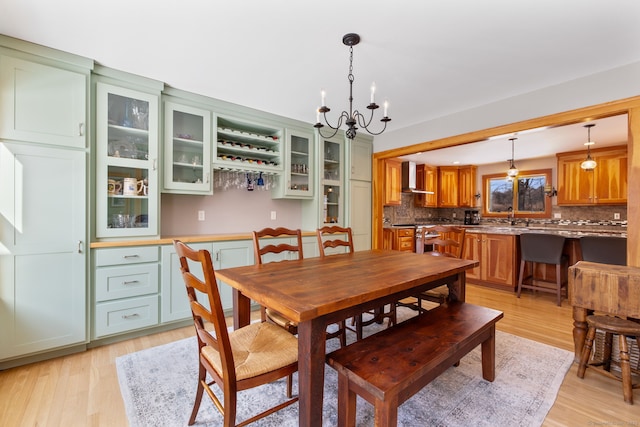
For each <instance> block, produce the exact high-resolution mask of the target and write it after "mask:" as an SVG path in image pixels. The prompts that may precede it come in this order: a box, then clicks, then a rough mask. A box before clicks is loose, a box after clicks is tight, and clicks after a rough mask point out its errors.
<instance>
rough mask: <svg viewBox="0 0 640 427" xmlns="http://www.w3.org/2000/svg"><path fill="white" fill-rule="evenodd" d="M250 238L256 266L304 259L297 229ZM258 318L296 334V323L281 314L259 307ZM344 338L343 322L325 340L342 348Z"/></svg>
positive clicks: (266, 230) (273, 230) (264, 231)
mask: <svg viewBox="0 0 640 427" xmlns="http://www.w3.org/2000/svg"><path fill="white" fill-rule="evenodd" d="M252 236H253V249H254V255H255V259H256V263H257V264H264V263H266V262H277V261H284V260H286V259H287V258H286V257H287V256H289V257H291V256H294V257H296V258H297V259H303V258H304V255H303V250H302V232H301V231H300V230H299V229H298V230H291V229H288V228H284V227H278V228H264V229H262V230H260V231H254V232H253V233H252ZM269 238H289V239H290V240H288V241H284V242H281V243H275V244H274V243H269ZM291 239H293V240H295V244H294V243H292V242H291ZM296 254H297V255H296ZM278 255H279V256H278ZM269 256H271V257H270V260H269V259H268V258H269ZM265 261H266V262H265ZM260 317H261V319H262V321H263V322H267V321H268V322H272V323H274V324H276V325H278V326H280V327H281V328H283V329H285V330H286V331H288V332H290V333H292V334H294V335H295V334H297V333H298V324H297V323H296V322H294V321H293V320H291V319H288V318H286V317H285V316H284V315H283V314H281V313H279V312H278V311H276V310H274V309H272V308H269V307H261V308H260ZM346 337H347V335H346V331H345V324H344V322H340V323H338V330H337V331H336V332H332V333H327V339H331V338H339V339H340V345H342V346H345V345H346V344H347V338H346Z"/></svg>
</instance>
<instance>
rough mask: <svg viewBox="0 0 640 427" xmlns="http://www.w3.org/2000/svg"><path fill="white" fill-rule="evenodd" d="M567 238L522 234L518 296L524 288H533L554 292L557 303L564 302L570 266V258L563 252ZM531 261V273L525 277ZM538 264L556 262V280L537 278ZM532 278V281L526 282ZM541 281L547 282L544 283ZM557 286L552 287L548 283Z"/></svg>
mask: <svg viewBox="0 0 640 427" xmlns="http://www.w3.org/2000/svg"><path fill="white" fill-rule="evenodd" d="M564 241H565V238H564V237H563V236H560V235H557V234H543V233H525V234H521V235H520V251H521V253H522V255H521V256H522V260H521V261H520V279H519V280H518V298H520V292H521V291H522V289H523V288H524V289H533V290H536V291H543V292H552V293H555V294H556V299H557V304H558V306H560V305H561V304H562V288H563V287H564V288H565V290H566V289H567V288H566V286H563V285H565V284H566V283H567V282H568V280H567V274H566V273H565V272H567V271H568V268H569V259H568V257H567V256H566V255H563V254H562V250H563V248H564ZM527 262H530V263H531V274H530V275H529V276H527V277H524V270H525V266H526V263H527ZM536 264H555V266H556V274H555V276H556V277H555V281H553V282H551V281H549V280H543V279H536V278H535V268H536ZM529 279H531V281H530V282H528V283H527V282H526V281H527V280H529ZM540 283H546V284H547V285H543V284H540ZM549 283H553V284H554V285H555V286H554V287H550V286H549V285H548V284H549Z"/></svg>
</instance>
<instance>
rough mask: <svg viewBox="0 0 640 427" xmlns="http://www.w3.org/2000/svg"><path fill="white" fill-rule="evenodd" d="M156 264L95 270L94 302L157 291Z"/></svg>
mask: <svg viewBox="0 0 640 427" xmlns="http://www.w3.org/2000/svg"><path fill="white" fill-rule="evenodd" d="M158 268H159V266H158V264H141V265H130V266H124V267H105V268H98V269H97V270H96V287H95V295H96V302H98V301H108V300H113V299H118V298H129V297H135V296H139V295H147V294H155V293H158Z"/></svg>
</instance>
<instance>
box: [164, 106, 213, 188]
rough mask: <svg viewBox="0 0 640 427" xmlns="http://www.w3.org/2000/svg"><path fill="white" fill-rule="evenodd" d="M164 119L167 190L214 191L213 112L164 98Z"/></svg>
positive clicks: (165, 184) (165, 181)
mask: <svg viewBox="0 0 640 427" xmlns="http://www.w3.org/2000/svg"><path fill="white" fill-rule="evenodd" d="M164 120H165V145H164V146H165V157H164V190H165V191H166V192H170V193H171V192H172V193H204V194H211V193H212V192H213V186H212V180H211V172H212V171H211V113H210V112H209V111H206V110H202V109H198V108H193V107H189V106H185V105H179V104H176V103H173V102H165V115H164Z"/></svg>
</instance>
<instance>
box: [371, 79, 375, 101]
mask: <svg viewBox="0 0 640 427" xmlns="http://www.w3.org/2000/svg"><path fill="white" fill-rule="evenodd" d="M375 93H376V82H373V83H371V103H372V104H373V102H374V95H375Z"/></svg>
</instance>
